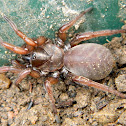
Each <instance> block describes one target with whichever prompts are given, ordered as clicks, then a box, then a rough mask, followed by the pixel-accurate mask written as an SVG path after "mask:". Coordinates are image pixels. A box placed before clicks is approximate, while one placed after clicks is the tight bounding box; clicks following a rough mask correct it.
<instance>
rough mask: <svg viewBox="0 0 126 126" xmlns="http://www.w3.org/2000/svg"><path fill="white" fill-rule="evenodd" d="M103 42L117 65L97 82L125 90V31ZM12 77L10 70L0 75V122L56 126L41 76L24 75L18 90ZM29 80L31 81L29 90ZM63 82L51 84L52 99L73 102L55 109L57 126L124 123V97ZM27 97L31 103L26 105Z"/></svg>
mask: <svg viewBox="0 0 126 126" xmlns="http://www.w3.org/2000/svg"><path fill="white" fill-rule="evenodd" d="M105 46H106V47H107V48H109V49H110V50H111V52H112V54H113V56H114V57H115V60H116V63H117V66H115V68H114V69H113V71H112V72H111V74H110V75H109V76H108V77H106V78H105V79H103V80H101V81H99V82H100V83H103V84H106V85H108V86H110V87H112V88H114V89H117V90H118V91H120V92H126V38H125V35H124V34H122V36H121V37H116V38H113V40H112V41H111V42H109V43H107V44H105ZM16 77H17V75H16V74H13V73H6V75H3V74H1V75H0V88H1V90H0V125H1V126H19V125H20V126H27V125H31V126H32V125H35V126H51V125H53V126H58V125H59V124H57V123H56V121H55V118H54V116H53V114H52V112H51V106H50V103H49V99H48V95H47V93H46V91H45V89H44V87H43V83H44V78H39V79H34V78H31V77H30V76H28V77H27V78H25V79H24V80H23V81H22V82H21V83H20V85H21V86H22V88H23V90H22V91H20V90H19V89H18V88H17V87H16V86H15V85H14V84H13V83H14V81H15V79H16ZM7 78H9V79H7ZM10 80H11V83H10ZM30 82H31V83H32V85H33V89H32V91H31V92H30V90H29V88H30ZM66 82H67V80H65V81H60V82H59V83H58V84H56V85H53V91H54V97H55V99H56V103H59V102H61V101H66V100H73V101H75V104H73V106H68V107H65V108H60V109H58V112H59V114H60V117H61V121H62V124H61V126H76V125H80V126H98V125H99V126H117V125H120V126H124V124H126V99H122V98H119V97H117V96H115V95H113V94H109V93H105V92H102V91H98V90H96V89H93V88H90V87H84V86H83V87H82V86H80V85H77V84H75V83H73V82H67V84H66ZM9 84H10V85H9ZM6 88H8V89H6ZM31 101H33V105H32V107H31V108H30V109H28V106H29V104H30V103H31Z"/></svg>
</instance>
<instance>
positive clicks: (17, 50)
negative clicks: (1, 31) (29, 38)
mask: <svg viewBox="0 0 126 126" xmlns="http://www.w3.org/2000/svg"><path fill="white" fill-rule="evenodd" d="M0 44H1V45H2V46H4V47H5V48H6V49H9V50H11V51H13V52H14V53H17V54H23V55H25V54H28V53H29V51H28V49H27V48H25V49H24V48H22V47H18V46H15V45H12V44H10V43H7V42H3V40H2V39H1V38H0Z"/></svg>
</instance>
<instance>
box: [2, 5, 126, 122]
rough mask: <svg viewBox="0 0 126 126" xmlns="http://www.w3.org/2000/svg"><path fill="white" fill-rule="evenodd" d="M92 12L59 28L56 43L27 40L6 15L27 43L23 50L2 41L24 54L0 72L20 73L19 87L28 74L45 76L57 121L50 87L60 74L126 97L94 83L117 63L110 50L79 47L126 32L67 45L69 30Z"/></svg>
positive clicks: (78, 39) (101, 33)
mask: <svg viewBox="0 0 126 126" xmlns="http://www.w3.org/2000/svg"><path fill="white" fill-rule="evenodd" d="M91 10H92V7H90V8H88V9H86V10H85V11H83V12H81V13H80V14H79V15H78V16H76V17H75V18H74V19H73V20H71V21H70V22H68V23H66V24H65V25H63V26H62V27H60V28H59V30H58V38H57V40H56V42H53V41H51V40H50V39H47V38H46V37H44V36H40V37H38V38H37V39H36V40H35V39H34V40H33V39H31V38H28V37H27V36H26V35H25V34H24V33H22V32H21V31H20V30H18V28H17V26H16V25H15V23H14V22H13V21H12V20H11V19H9V18H8V17H7V16H6V15H3V18H4V19H5V20H6V21H7V22H8V23H9V24H10V26H11V27H12V29H13V30H14V31H15V33H16V34H17V35H18V36H19V37H21V38H22V39H23V40H24V42H25V44H24V45H23V46H22V47H17V46H14V45H12V44H9V43H7V42H4V41H3V40H2V39H0V44H1V45H2V46H4V47H5V48H7V49H9V50H11V51H13V52H14V53H16V54H21V60H19V59H18V60H14V61H13V62H12V66H3V67H0V73H4V72H8V71H10V72H14V73H18V77H17V79H16V81H15V84H16V85H17V86H18V87H19V83H20V82H21V81H22V79H23V78H25V77H26V76H27V75H30V76H32V77H34V78H38V77H41V76H45V77H46V80H45V82H44V85H45V89H46V91H47V93H48V95H49V98H50V102H51V105H52V111H53V113H54V115H55V116H56V119H57V122H59V118H58V117H59V116H58V113H57V109H56V106H55V99H54V97H53V91H52V88H51V85H52V84H54V83H57V82H58V80H59V75H60V74H63V73H64V74H63V75H65V76H66V77H67V76H69V77H70V78H71V79H72V80H73V81H74V82H76V83H79V84H82V85H87V86H91V87H94V88H97V89H99V90H102V91H106V92H109V93H112V94H115V95H117V96H120V97H122V98H126V95H125V94H123V93H120V92H118V91H117V90H114V89H112V88H110V87H108V86H105V85H102V84H100V83H98V82H95V81H93V80H100V79H103V78H105V77H106V76H107V75H109V73H110V72H111V71H112V69H113V67H114V64H115V61H114V58H113V56H112V54H111V52H110V51H109V49H107V48H106V47H104V46H102V45H99V44H95V43H86V44H80V45H78V44H79V43H80V42H81V41H84V40H89V39H91V38H95V37H99V36H107V35H113V34H118V33H126V30H123V29H121V30H102V31H95V32H86V33H80V34H77V35H75V36H74V38H73V39H72V40H71V41H70V42H69V43H68V44H67V45H65V41H66V38H67V34H66V31H68V30H69V28H71V27H72V26H73V25H74V24H75V23H76V21H77V20H78V19H80V18H81V17H82V16H83V15H84V14H85V13H87V12H89V11H91Z"/></svg>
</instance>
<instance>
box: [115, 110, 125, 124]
mask: <svg viewBox="0 0 126 126" xmlns="http://www.w3.org/2000/svg"><path fill="white" fill-rule="evenodd" d="M117 121H118V123H121V124H122V125H125V124H126V110H125V111H124V112H123V113H122V114H121V115H120V117H119V119H118V120H117Z"/></svg>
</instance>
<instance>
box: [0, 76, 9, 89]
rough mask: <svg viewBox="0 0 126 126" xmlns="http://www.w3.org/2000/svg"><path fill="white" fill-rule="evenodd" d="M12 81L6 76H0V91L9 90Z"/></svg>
mask: <svg viewBox="0 0 126 126" xmlns="http://www.w3.org/2000/svg"><path fill="white" fill-rule="evenodd" d="M10 84H11V81H10V79H8V78H7V77H6V76H5V75H4V74H0V89H7V88H9V87H10Z"/></svg>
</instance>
